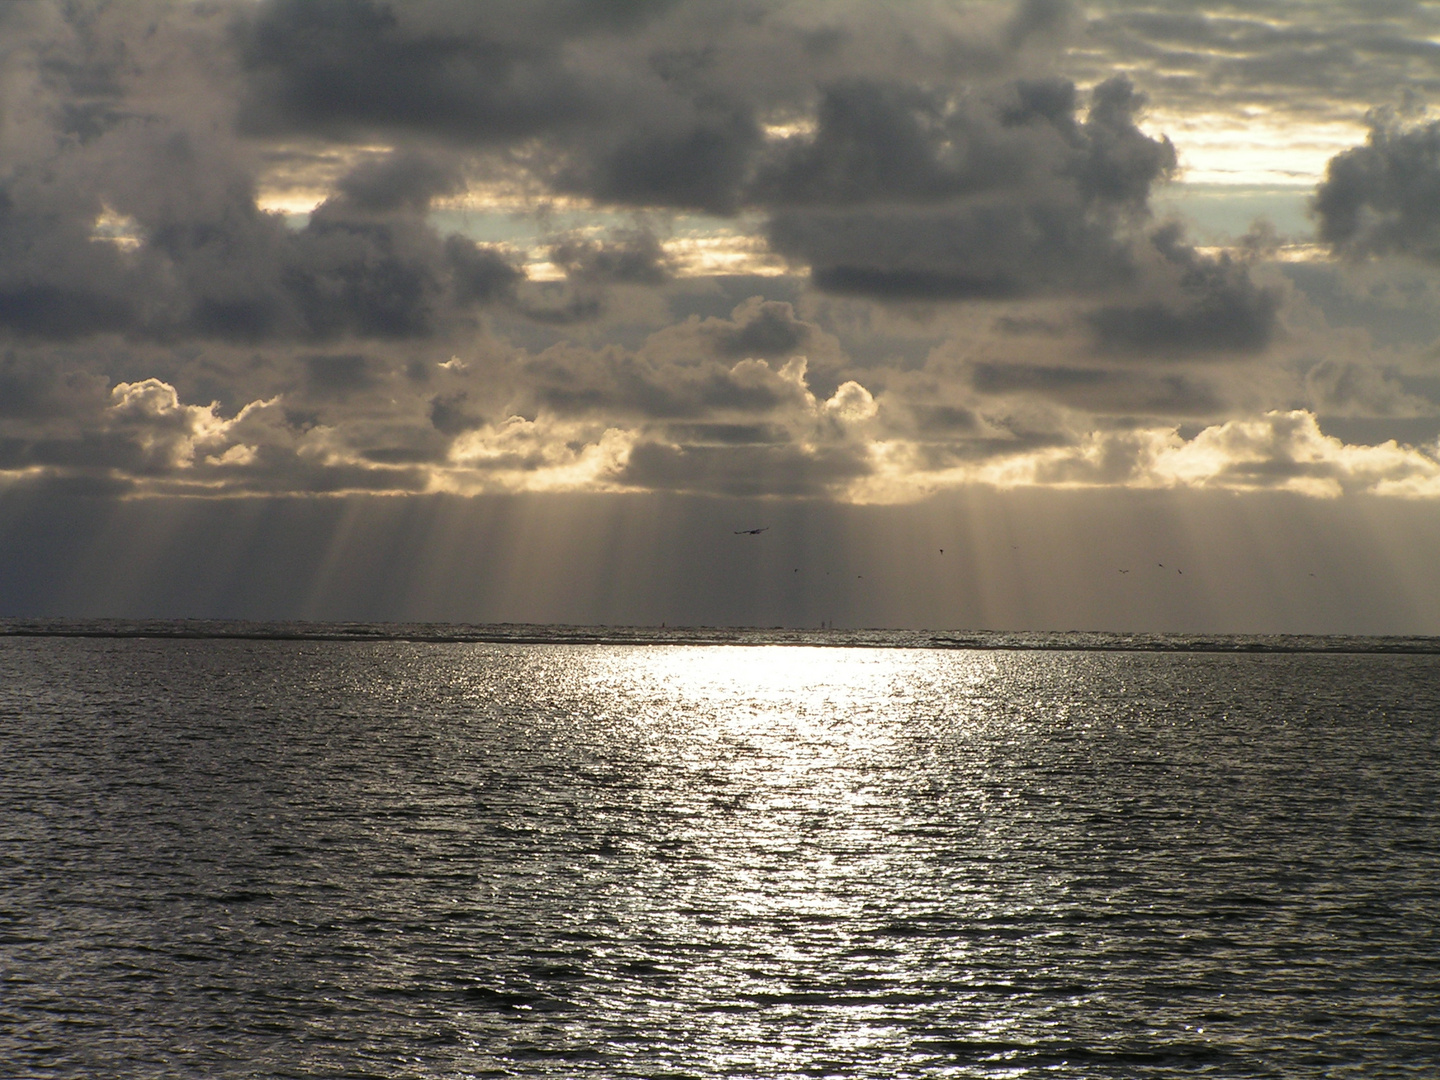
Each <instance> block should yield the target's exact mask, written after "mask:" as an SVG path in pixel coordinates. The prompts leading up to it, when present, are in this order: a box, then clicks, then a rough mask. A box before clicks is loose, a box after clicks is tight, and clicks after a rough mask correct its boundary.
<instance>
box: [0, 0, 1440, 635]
mask: <svg viewBox="0 0 1440 1080" xmlns="http://www.w3.org/2000/svg"><path fill="white" fill-rule="evenodd" d="M1430 101H1435V102H1436V103H1437V106H1436V107H1437V108H1440V4H1431V3H1418V2H1407V0H1364V2H1361V0H1350V2H1341V0H1333V2H1326V0H1269V2H1267V0H1251V2H1246V3H1234V4H1224V3H1206V2H1153V0H1151V2H1140V0H1103V2H1096V3H1068V2H1065V0H1021V2H1018V3H1008V2H1006V3H999V2H993V3H992V2H972V3H963V2H959V0H893V2H879V0H865V2H860V0H850V2H846V0H481V2H471V0H466V2H460V0H407V2H405V3H403V4H402V3H388V2H385V0H191V2H169V3H160V2H154V0H125V2H123V3H121V2H117V3H94V2H89V3H87V2H79V0H76V2H68V0H67V2H63V3H60V2H54V3H52V2H49V0H18V2H14V3H6V4H3V5H0V616H26V617H29V616H46V615H53V616H81V615H85V616H162V617H187V616H195V617H244V618H257V619H264V618H277V619H278V618H309V619H352V618H353V619H407V620H413V619H436V620H446V621H462V622H475V621H500V620H505V621H523V622H547V621H553V622H568V623H627V624H637V623H638V624H653V623H659V622H669V623H671V624H675V623H681V624H720V625H766V626H768V625H796V626H803V625H818V624H819V623H820V622H822V621H828V622H834V623H835V624H837V625H852V626H904V627H932V628H937V629H939V628H966V629H986V628H993V629H1057V630H1063V629H1100V630H1161V631H1164V630H1174V631H1197V632H1274V631H1287V632H1310V633H1440V558H1437V556H1440V348H1437V346H1440V112H1435V111H1432V110H1431V109H1430V107H1429V104H1428V103H1429V102H1430ZM752 529H763V530H764V531H762V532H759V533H751V532H749V531H748V530H752ZM942 549H943V550H942ZM1171 571H1174V573H1173V574H1172V573H1171Z"/></svg>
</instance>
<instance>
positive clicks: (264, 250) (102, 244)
mask: <svg viewBox="0 0 1440 1080" xmlns="http://www.w3.org/2000/svg"><path fill="white" fill-rule="evenodd" d="M146 142H147V143H148V145H143V146H142V147H141V148H140V150H139V151H137V161H136V162H135V163H132V165H131V167H132V168H134V169H135V171H136V173H137V174H138V175H137V176H135V177H130V178H126V177H120V178H117V179H116V181H115V182H114V184H113V186H112V187H111V190H110V192H109V194H108V195H106V196H105V198H104V199H102V198H101V197H100V193H99V192H94V191H88V192H85V191H81V190H79V189H78V188H75V189H71V190H69V191H67V190H65V188H64V187H63V186H61V181H59V180H57V181H56V182H55V183H54V184H53V185H52V186H51V187H50V188H49V189H48V190H47V189H46V188H44V187H42V186H40V185H38V184H35V183H33V182H28V183H27V178H26V173H25V172H24V171H23V170H22V171H21V173H20V175H19V176H18V177H14V178H11V179H10V180H9V181H8V182H7V181H0V328H4V329H8V330H10V331H11V332H12V333H14V334H16V335H18V336H21V337H27V338H47V339H51V340H73V339H76V338H82V337H86V336H92V335H95V334H100V333H112V332H113V333H123V334H126V335H129V336H131V337H135V338H140V339H146V338H149V339H157V340H162V341H173V340H178V339H182V338H185V337H191V336H197V337H202V338H216V339H221V340H228V341H248V342H259V341H266V340H285V339H292V340H301V341H305V340H309V341H316V340H320V341H323V340H330V339H334V338H338V337H342V336H346V335H357V336H361V337H376V338H384V339H400V338H417V337H420V338H423V337H428V336H431V335H433V334H435V333H437V332H439V330H440V329H442V328H443V326H444V324H445V323H446V321H447V319H449V318H450V317H452V316H453V315H455V314H458V313H461V312H464V311H466V310H468V309H469V308H472V307H473V306H475V305H476V304H480V303H486V302H491V301H494V300H498V299H502V298H504V297H505V296H506V295H507V294H508V292H509V291H510V290H511V288H512V287H513V286H514V284H515V283H516V282H517V281H518V280H520V278H521V277H522V275H521V272H520V271H519V270H518V269H516V268H515V267H514V265H513V264H512V262H511V261H510V259H509V258H508V257H507V256H505V255H503V254H501V253H499V252H498V251H496V250H494V249H491V248H485V247H482V246H479V245H476V244H474V243H473V242H470V241H468V240H464V239H462V238H459V237H451V238H449V239H448V240H442V238H441V237H440V235H439V234H438V233H437V232H436V231H435V229H434V228H433V227H431V226H430V225H429V224H427V223H426V222H425V220H424V218H423V212H424V209H425V207H426V206H427V205H428V202H429V200H430V198H431V197H432V196H434V195H435V194H438V193H440V192H441V191H444V190H446V189H447V187H448V185H449V184H450V183H451V182H452V180H451V177H450V176H449V175H448V174H446V173H444V172H443V171H440V170H438V169H436V168H433V167H432V166H430V165H429V164H428V163H426V162H424V161H421V160H418V159H415V158H412V157H409V156H406V155H399V156H398V158H397V160H394V161H391V160H389V159H386V160H384V161H381V162H379V163H371V164H367V165H364V166H362V167H361V168H360V169H357V170H356V171H355V172H354V173H352V174H350V175H348V176H346V177H344V178H343V179H342V180H341V183H340V190H339V191H338V192H337V194H336V195H335V196H334V197H333V198H332V199H330V200H329V201H328V202H326V203H325V204H324V205H322V206H320V207H319V208H317V209H316V211H315V212H314V213H313V214H312V215H311V216H310V219H309V222H308V223H307V224H306V225H305V226H304V228H301V229H298V230H295V229H291V228H288V227H287V226H286V225H285V223H284V222H283V221H282V220H281V219H280V218H279V216H278V215H275V214H267V213H263V212H261V211H260V210H259V209H258V208H257V207H256V205H255V195H254V191H253V187H252V185H251V184H250V182H249V180H248V179H247V178H245V177H243V176H240V175H236V174H233V173H232V174H231V175H229V176H227V175H225V173H224V172H219V173H218V174H217V173H212V172H210V171H209V170H210V169H212V167H214V165H215V164H216V163H215V162H213V161H210V160H207V157H208V155H207V153H206V152H205V151H204V150H203V149H201V148H199V147H197V146H196V145H195V139H194V138H193V137H192V136H190V135H188V134H186V133H183V132H176V133H174V134H173V135H172V136H171V137H169V138H167V139H164V140H161V141H160V143H159V145H155V144H154V143H150V142H149V141H148V140H146ZM141 151H149V154H148V155H147V156H146V157H145V158H143V159H141V158H140V157H139V154H140V152H141ZM167 184H169V185H171V186H170V187H168V188H167V186H166V185H167ZM187 186H189V187H192V188H193V189H196V190H197V191H198V196H197V197H196V198H195V199H194V200H187V199H182V198H175V197H174V192H175V189H177V188H178V189H180V190H181V191H183V190H184V188H185V187H187ZM103 187H104V185H101V188H102V190H103ZM106 205H111V206H112V207H113V208H114V209H115V210H117V211H119V212H121V213H125V214H128V215H129V216H130V218H131V219H132V220H133V222H134V226H133V228H134V230H135V232H136V233H137V235H136V236H135V238H134V240H133V241H132V243H133V244H134V245H137V247H136V250H134V251H124V250H120V249H118V248H117V246H116V245H115V244H112V243H110V242H107V241H105V240H104V239H97V237H96V235H95V233H94V225H93V222H94V221H95V220H96V218H97V217H98V215H99V214H100V213H101V211H102V210H103V209H104V208H105V206H106Z"/></svg>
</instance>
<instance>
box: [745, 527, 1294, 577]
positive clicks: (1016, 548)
mask: <svg viewBox="0 0 1440 1080" xmlns="http://www.w3.org/2000/svg"><path fill="white" fill-rule="evenodd" d="M769 531H770V526H769V525H761V526H760V527H759V528H758V529H736V530H735V535H736V536H759V535H760V534H761V533H763V532H769ZM1010 550H1011V551H1019V550H1020V545H1019V544H1011V545H1010ZM940 554H941V555H944V554H945V549H944V548H941V549H940ZM1155 565H1156V566H1158V567H1159V568H1160V569H1161V570H1164V569H1166V566H1165V564H1164V563H1163V562H1157V563H1156V564H1155ZM1169 569H1171V570H1174V571H1175V573H1177V574H1179V575H1180V576H1181V577H1184V576H1185V571H1184V570H1181V569H1180V568H1179V567H1178V566H1172V567H1169ZM791 572H792V573H795V574H798V573H799V572H800V568H799V567H798V566H797V567H795V569H794V570H793V571H791ZM826 573H827V574H828V573H829V571H828V570H827V571H826ZM1116 573H1118V574H1128V573H1130V570H1129V568H1128V567H1127V568H1126V569H1124V570H1116ZM855 576H856V577H857V578H864V576H865V575H864V574H856V575H855ZM1310 576H1311V577H1314V576H1315V574H1314V572H1313V571H1312V572H1311V574H1310Z"/></svg>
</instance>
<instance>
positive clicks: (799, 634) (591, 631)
mask: <svg viewBox="0 0 1440 1080" xmlns="http://www.w3.org/2000/svg"><path fill="white" fill-rule="evenodd" d="M6 637H11V638H111V639H127V638H128V639H149V640H173V641H295V642H306V641H315V642H367V641H368V642H406V643H411V644H434V645H456V644H475V645H739V646H748V647H757V646H766V645H796V646H810V647H816V646H818V647H826V648H876V649H942V650H954V651H963V650H976V651H986V652H995V651H1003V652H1154V653H1226V654H1236V655H1240V654H1280V655H1284V654H1294V653H1333V654H1372V653H1373V654H1386V655H1417V656H1425V655H1440V638H1437V637H1362V636H1340V635H1333V636H1318V635H1317V636H1308V635H1278V634H1277V635H1245V634H1235V635H1224V634H1214V635H1198V634H1197V635H1188V634H1145V635H1130V634H1106V633H1099V632H1073V633H1065V632H1055V633H1044V634H1039V633H1037V634H1021V633H1014V632H1005V631H995V632H988V633H973V634H956V633H946V632H936V631H913V630H830V629H826V630H786V629H779V628H760V627H755V628H734V627H614V628H610V627H604V628H602V627H559V626H557V627H540V626H534V625H529V624H493V625H487V626H474V627H461V626H453V625H447V624H325V623H306V624H293V623H290V624H265V623H258V624H257V623H246V622H235V623H228V622H218V621H217V622H210V621H209V620H205V621H200V622H188V621H175V622H170V621H164V620H157V621H153V622H152V621H148V620H146V621H143V622H131V621H129V620H116V621H113V622H112V621H103V620H95V621H91V620H77V621H73V622H71V621H56V622H49V621H39V620H18V619H11V620H0V638H6Z"/></svg>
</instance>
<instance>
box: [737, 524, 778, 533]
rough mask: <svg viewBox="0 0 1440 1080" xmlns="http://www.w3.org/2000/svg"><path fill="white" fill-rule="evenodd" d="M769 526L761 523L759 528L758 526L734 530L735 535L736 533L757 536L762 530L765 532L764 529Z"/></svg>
mask: <svg viewBox="0 0 1440 1080" xmlns="http://www.w3.org/2000/svg"><path fill="white" fill-rule="evenodd" d="M769 528H770V526H769V525H762V526H761V527H760V528H758V529H736V530H735V535H736V536H759V535H760V534H761V533H762V532H765V531H766V530H767V529H769Z"/></svg>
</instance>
